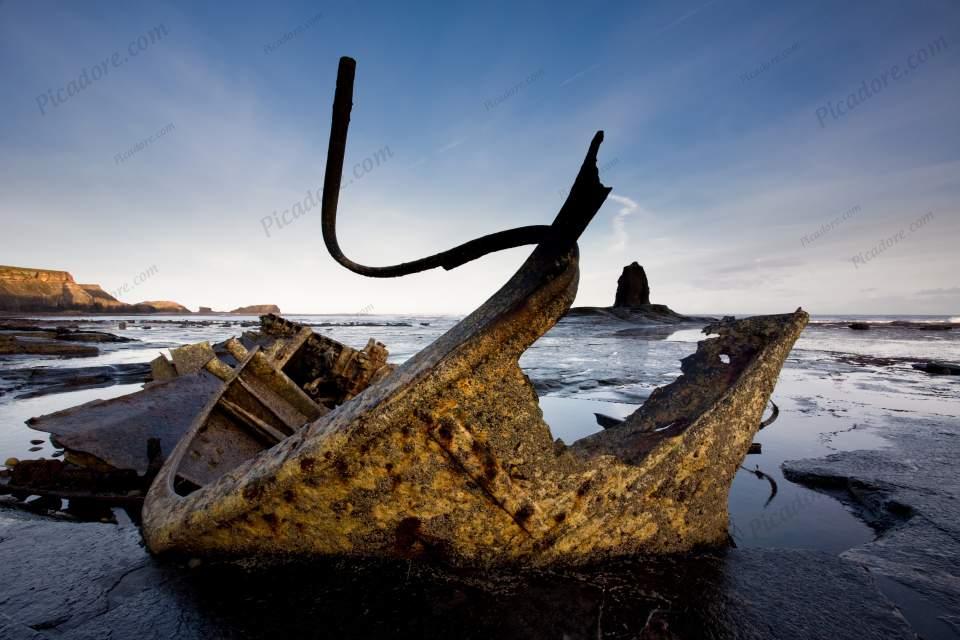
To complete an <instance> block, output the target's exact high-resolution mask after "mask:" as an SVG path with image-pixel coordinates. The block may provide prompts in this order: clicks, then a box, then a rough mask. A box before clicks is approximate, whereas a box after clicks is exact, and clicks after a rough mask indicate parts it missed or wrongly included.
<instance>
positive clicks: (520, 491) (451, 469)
mask: <svg viewBox="0 0 960 640" xmlns="http://www.w3.org/2000/svg"><path fill="white" fill-rule="evenodd" d="M347 66H348V67H349V66H350V65H347ZM347 72H348V73H347V75H349V83H346V82H341V81H342V80H344V78H342V77H338V90H337V100H335V108H334V126H333V128H332V132H331V146H330V152H329V153H330V154H331V156H336V155H337V154H338V153H342V144H345V141H346V129H345V124H344V126H343V130H342V132H339V133H338V131H337V129H338V115H337V110H338V108H339V109H340V111H341V113H340V116H339V117H340V119H341V120H342V119H343V117H345V118H346V120H349V108H346V114H345V116H344V114H343V113H342V111H343V109H344V96H343V95H341V93H342V92H343V91H346V86H347V84H349V89H350V91H351V93H352V67H350V68H348V69H347ZM343 74H344V63H343V62H341V75H343ZM341 124H343V123H342V122H341ZM341 134H342V135H341ZM335 138H336V139H337V140H338V141H339V142H337V144H335ZM602 139H603V134H602V132H598V134H597V135H596V136H595V137H594V139H593V141H592V143H591V145H590V149H589V151H588V153H587V156H586V158H585V160H584V162H583V165H582V166H581V169H580V173H579V174H578V176H577V178H576V180H575V182H574V185H573V188H572V189H571V191H570V195H569V196H568V199H567V201H566V202H565V203H564V205H563V207H562V208H561V210H560V212H559V214H558V215H557V218H556V220H555V221H554V223H553V225H551V226H550V227H545V228H544V229H545V231H541V230H539V228H538V230H537V231H536V232H535V233H536V234H538V240H537V241H538V242H539V244H538V246H537V248H536V249H535V250H534V251H533V253H532V254H531V255H530V257H529V258H528V259H527V260H526V261H525V262H524V264H523V265H522V266H521V267H520V269H519V270H518V271H517V272H516V274H514V276H513V277H512V278H511V279H510V280H509V281H508V282H507V283H506V284H505V285H504V286H503V287H502V288H501V289H500V290H499V291H498V292H497V293H495V294H494V295H493V296H492V297H491V298H489V299H488V300H487V301H486V302H485V303H484V304H483V305H482V306H480V307H479V308H478V309H477V310H476V311H474V312H473V313H472V314H471V315H469V316H468V317H467V318H465V319H464V320H463V321H461V322H460V323H459V324H457V325H456V326H455V327H453V328H452V329H450V331H448V332H447V333H446V334H444V335H443V336H441V337H440V338H438V339H437V340H436V341H435V342H434V343H432V344H431V345H429V346H428V347H426V348H425V349H424V350H423V351H421V352H420V353H418V354H417V355H415V356H414V357H413V358H411V359H410V360H408V361H407V362H405V363H404V364H403V365H401V366H399V367H398V368H397V369H395V370H394V371H392V372H391V373H389V374H387V375H386V377H384V378H383V379H380V380H379V381H377V382H375V383H374V384H372V385H371V386H370V387H368V388H367V389H366V390H365V391H363V392H362V393H360V395H358V396H356V397H354V398H352V399H350V400H348V401H346V402H344V403H343V404H340V405H339V406H337V407H336V408H334V409H333V410H332V411H330V412H329V413H326V414H325V415H322V416H320V417H318V418H317V419H316V420H314V421H312V422H311V423H309V424H308V425H307V426H305V427H303V428H301V429H299V430H297V431H295V432H294V433H293V434H292V435H289V436H288V437H286V438H284V439H283V440H282V441H280V442H279V443H277V444H276V445H274V446H272V447H270V448H268V449H266V450H263V451H261V452H259V453H257V454H256V455H254V456H252V457H251V458H249V459H247V460H246V461H245V462H242V463H240V464H239V465H238V466H235V467H234V468H232V469H230V470H229V471H227V472H226V473H223V475H220V476H219V477H217V478H215V479H211V481H210V482H208V483H206V484H203V485H202V486H199V488H196V489H195V490H193V491H186V490H184V489H183V488H182V487H178V478H179V476H180V473H181V471H180V470H181V469H182V468H183V465H184V460H185V455H186V454H187V452H188V451H190V449H191V447H192V446H193V445H192V443H193V442H194V440H195V438H196V437H197V433H198V432H199V431H200V430H202V429H203V428H204V426H205V417H206V412H205V415H204V416H201V417H200V418H199V419H198V420H197V422H195V423H194V425H193V427H192V428H191V431H190V432H188V433H187V435H186V436H185V437H184V438H183V439H182V440H181V442H180V443H179V445H178V446H177V448H176V450H175V451H174V452H173V454H172V455H171V456H170V457H169V458H168V459H167V461H166V463H165V465H164V467H163V469H162V470H161V471H160V473H159V475H158V477H157V480H156V481H155V482H154V484H153V486H152V487H151V489H150V492H149V493H148V495H147V497H146V501H145V504H144V511H143V531H144V537H145V538H146V541H147V544H148V546H149V548H150V549H151V550H152V551H154V552H166V551H178V552H184V553H189V554H196V555H202V554H226V555H234V556H238V555H240V556H249V555H261V554H264V555H291V554H292V555H341V556H366V557H371V556H373V557H407V558H413V557H422V558H428V559H435V560H440V561H443V562H446V563H450V564H453V565H460V566H491V565H502V564H514V563H520V564H531V565H548V564H552V563H570V564H579V563H586V562H591V561H595V560H599V559H603V558H609V557H615V556H620V555H625V554H636V553H670V552H681V551H686V550H690V549H692V548H694V547H697V546H701V545H720V544H724V543H725V542H726V541H727V525H728V522H727V520H728V517H727V507H726V505H727V496H728V493H729V489H730V484H731V482H732V479H733V476H734V473H735V472H736V469H737V467H738V466H739V465H740V464H741V462H742V461H743V458H744V456H745V455H746V453H747V451H748V449H749V447H750V443H751V441H752V438H753V436H754V434H755V433H756V431H757V430H758V428H759V425H760V422H761V419H762V412H763V409H764V407H765V406H766V403H767V401H768V399H769V396H770V394H771V392H772V390H773V387H774V385H775V383H776V379H777V376H778V375H779V372H780V369H781V367H782V365H783V362H784V360H785V359H786V357H787V355H788V353H789V352H790V349H791V348H792V346H793V343H794V341H795V340H796V339H797V337H798V336H799V334H800V332H801V331H802V330H803V327H804V326H805V325H806V322H807V319H808V316H807V314H806V313H804V312H803V311H800V310H797V312H795V313H793V314H787V315H781V316H765V317H757V318H750V319H746V320H740V321H725V322H721V323H719V324H717V325H714V326H712V327H708V329H709V330H710V331H712V332H715V333H718V334H719V336H718V337H716V338H711V339H708V340H705V341H703V342H701V343H700V344H699V346H698V349H697V352H696V353H695V354H694V355H692V356H690V357H688V358H686V359H685V360H684V362H683V375H682V376H681V377H680V378H678V379H677V380H676V381H675V382H673V383H672V384H670V385H667V386H665V387H663V388H661V389H658V390H657V391H655V392H654V393H653V394H652V395H651V397H650V398H649V399H648V401H647V402H646V403H645V404H644V405H643V406H642V407H641V408H640V409H638V410H637V412H636V413H634V414H633V415H632V416H630V417H629V418H628V419H627V420H625V421H624V422H623V423H622V424H620V425H618V426H615V427H612V428H609V429H606V430H604V431H602V432H600V433H597V434H595V435H593V436H590V437H588V438H585V439H583V440H581V441H578V442H576V443H574V444H573V445H572V446H566V445H564V444H563V443H562V442H559V441H556V442H555V441H554V439H553V437H552V436H551V433H550V429H549V427H548V426H547V425H546V423H545V422H544V421H543V416H542V413H541V411H540V407H539V404H538V400H537V395H536V392H535V391H534V389H533V386H532V385H531V384H530V382H529V380H528V379H527V377H526V376H525V375H524V374H523V372H522V371H521V370H520V368H519V366H518V360H519V358H520V356H521V354H522V353H523V352H524V351H525V350H526V349H527V348H528V347H530V345H531V344H533V342H534V341H536V340H537V339H538V338H539V337H540V336H542V335H543V334H544V333H546V332H547V331H548V330H549V329H550V328H551V327H552V326H553V325H554V324H555V323H556V322H557V321H558V320H559V319H560V318H561V317H562V316H563V315H564V314H565V313H566V311H567V310H568V309H569V308H570V306H571V304H572V302H573V299H574V297H575V295H576V291H577V282H578V277H579V267H578V253H577V248H576V240H577V238H578V237H579V236H580V234H581V233H582V232H583V230H584V229H585V228H586V226H587V224H588V223H589V221H590V220H591V219H592V218H593V216H594V215H595V214H596V212H597V210H599V208H600V206H601V205H602V203H603V201H604V199H605V198H606V196H607V194H608V193H609V191H610V189H609V188H608V187H605V186H603V185H602V184H601V183H600V180H599V176H598V173H597V168H596V157H597V151H598V149H599V146H600V143H601V141H602ZM341 143H342V144H341ZM336 164H337V163H336V162H333V163H331V162H330V157H329V156H328V165H327V166H328V174H327V180H326V181H325V191H324V214H325V215H326V214H327V213H328V212H329V211H330V208H331V207H332V211H333V215H334V216H335V213H336V198H335V195H336V193H337V192H338V191H339V190H338V189H336V190H332V191H330V192H328V191H327V187H329V186H331V185H333V186H335V183H336V182H338V179H339V176H338V175H337V176H335V177H336V178H337V180H332V179H331V165H334V173H338V171H337V170H336V166H335V165H336ZM340 164H341V165H342V158H341V162H340ZM328 221H329V219H325V223H326V222H328ZM328 227H329V229H328ZM328 230H329V231H330V232H331V233H332V232H333V230H332V225H327V224H325V239H327V240H328V241H329V238H328V237H327V231H328ZM524 233H528V232H524ZM491 237H493V238H494V241H493V245H496V244H497V243H498V242H501V241H503V242H506V243H508V244H509V242H514V243H516V241H517V240H516V238H515V237H514V238H507V240H503V236H502V235H501V236H498V234H493V236H488V237H487V238H491ZM481 240H483V239H481ZM333 242H334V244H335V235H334V238H333ZM481 244H482V243H481ZM521 244H522V243H521ZM468 245H469V250H467V251H466V253H465V254H464V253H463V252H461V254H460V257H461V258H463V257H464V255H466V257H467V259H473V257H470V256H474V257H479V255H483V254H484V253H488V252H489V251H491V250H498V249H497V248H496V247H493V248H491V246H492V245H491V246H486V247H480V248H478V247H477V245H471V243H467V245H463V246H464V247H467V246H468ZM328 246H329V242H328ZM513 246H516V244H514V245H513ZM500 248H503V247H500ZM460 249H462V247H461V248H458V249H455V250H452V251H453V252H456V251H458V250H460ZM336 250H337V251H339V247H336ZM331 252H332V250H331ZM446 253H448V254H449V253H451V252H446ZM339 255H340V258H342V260H340V258H338V261H341V263H343V261H346V262H350V261H349V260H348V259H347V258H345V257H344V256H343V254H342V253H340V254H339ZM441 255H442V254H441ZM335 257H336V256H335ZM454 262H456V260H454ZM461 263H462V262H461ZM350 264H351V265H353V266H354V267H356V269H354V270H362V269H377V268H373V267H370V268H368V267H364V266H363V265H357V264H356V263H352V262H350ZM407 264H411V263H407ZM433 266H445V265H444V264H443V261H439V262H438V263H437V264H435V265H433ZM453 266H456V265H455V264H454V265H453ZM400 267H403V265H400V266H399V267H391V269H394V268H397V269H399V268H400ZM424 268H430V267H424ZM449 268H452V267H449ZM379 275H381V276H382V275H384V274H379ZM721 355H726V356H727V358H726V360H728V362H725V361H724V360H723V359H721V357H720V356H721ZM178 491H179V492H178Z"/></svg>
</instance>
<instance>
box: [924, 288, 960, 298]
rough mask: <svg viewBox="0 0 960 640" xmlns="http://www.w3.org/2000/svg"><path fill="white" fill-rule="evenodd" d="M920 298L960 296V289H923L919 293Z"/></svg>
mask: <svg viewBox="0 0 960 640" xmlns="http://www.w3.org/2000/svg"><path fill="white" fill-rule="evenodd" d="M917 295H918V296H957V295H960V287H950V288H946V289H945V288H939V289H922V290H920V291H917Z"/></svg>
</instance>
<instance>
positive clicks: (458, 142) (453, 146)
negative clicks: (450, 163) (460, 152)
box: [437, 138, 467, 153]
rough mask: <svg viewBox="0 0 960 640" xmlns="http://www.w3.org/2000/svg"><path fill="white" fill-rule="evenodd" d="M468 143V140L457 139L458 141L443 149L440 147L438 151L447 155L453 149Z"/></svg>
mask: <svg viewBox="0 0 960 640" xmlns="http://www.w3.org/2000/svg"><path fill="white" fill-rule="evenodd" d="M466 141H467V139H466V138H459V139H457V140H454V141H453V142H451V143H449V144H445V145H443V146H442V147H440V148H439V149H437V153H446V152H447V151H451V150H452V149H456V148H457V147H459V146H460V145H462V144H463V143H464V142H466Z"/></svg>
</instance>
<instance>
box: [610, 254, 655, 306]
mask: <svg viewBox="0 0 960 640" xmlns="http://www.w3.org/2000/svg"><path fill="white" fill-rule="evenodd" d="M645 304H650V283H649V282H648V281H647V274H646V272H645V271H644V270H643V267H641V266H640V265H639V264H637V263H636V262H632V263H630V264H628V265H627V266H625V267H624V268H623V272H622V273H621V274H620V278H619V279H618V280H617V295H616V297H615V298H614V301H613V306H614V307H640V306H643V305H645Z"/></svg>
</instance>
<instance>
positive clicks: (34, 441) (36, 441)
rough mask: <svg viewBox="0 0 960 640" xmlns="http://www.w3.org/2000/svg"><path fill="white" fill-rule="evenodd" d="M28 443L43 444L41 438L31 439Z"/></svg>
mask: <svg viewBox="0 0 960 640" xmlns="http://www.w3.org/2000/svg"><path fill="white" fill-rule="evenodd" d="M30 444H43V440H31V441H30Z"/></svg>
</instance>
